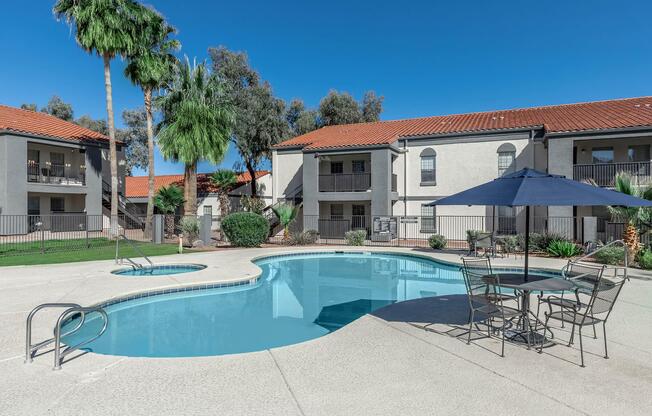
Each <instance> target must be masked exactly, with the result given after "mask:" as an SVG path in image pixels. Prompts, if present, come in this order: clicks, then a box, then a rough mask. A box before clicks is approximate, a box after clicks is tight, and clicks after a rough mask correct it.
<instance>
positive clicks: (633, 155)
mask: <svg viewBox="0 0 652 416" xmlns="http://www.w3.org/2000/svg"><path fill="white" fill-rule="evenodd" d="M627 157H628V159H629V161H630V162H649V161H650V145H647V144H642V145H637V146H629V148H628V149H627Z"/></svg>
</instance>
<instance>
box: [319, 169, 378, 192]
mask: <svg viewBox="0 0 652 416" xmlns="http://www.w3.org/2000/svg"><path fill="white" fill-rule="evenodd" d="M370 188H371V174H369V173H334V174H329V175H319V192H359V191H366V190H368V189H370Z"/></svg>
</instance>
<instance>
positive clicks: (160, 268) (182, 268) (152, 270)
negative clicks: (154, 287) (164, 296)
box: [112, 264, 206, 277]
mask: <svg viewBox="0 0 652 416" xmlns="http://www.w3.org/2000/svg"><path fill="white" fill-rule="evenodd" d="M205 268H206V266H204V265H202V264H162V265H156V266H145V267H143V268H142V269H135V268H133V267H129V268H124V269H120V270H115V271H113V272H112V273H113V274H117V275H118V276H139V277H147V276H167V275H170V274H181V273H190V272H196V271H198V270H203V269H205Z"/></svg>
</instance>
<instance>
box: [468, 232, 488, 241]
mask: <svg viewBox="0 0 652 416" xmlns="http://www.w3.org/2000/svg"><path fill="white" fill-rule="evenodd" d="M483 232H484V231H481V230H466V242H467V243H469V244H475V242H476V241H477V239H478V235H479V234H480V233H483Z"/></svg>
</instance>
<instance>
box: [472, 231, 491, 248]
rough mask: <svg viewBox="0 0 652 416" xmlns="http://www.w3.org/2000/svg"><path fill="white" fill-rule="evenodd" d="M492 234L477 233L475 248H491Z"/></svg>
mask: <svg viewBox="0 0 652 416" xmlns="http://www.w3.org/2000/svg"><path fill="white" fill-rule="evenodd" d="M493 237H494V235H493V233H478V237H477V239H476V241H475V246H476V248H491V247H493V242H494V238H493Z"/></svg>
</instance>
